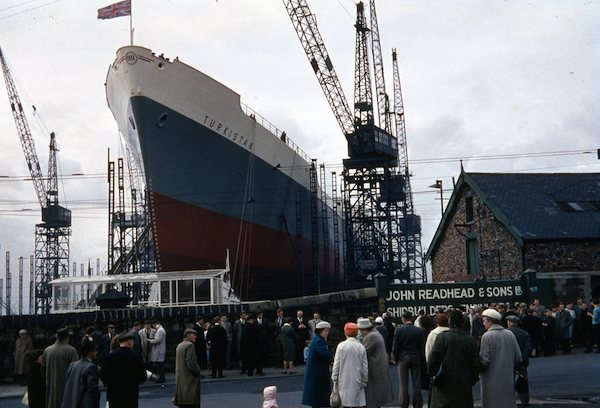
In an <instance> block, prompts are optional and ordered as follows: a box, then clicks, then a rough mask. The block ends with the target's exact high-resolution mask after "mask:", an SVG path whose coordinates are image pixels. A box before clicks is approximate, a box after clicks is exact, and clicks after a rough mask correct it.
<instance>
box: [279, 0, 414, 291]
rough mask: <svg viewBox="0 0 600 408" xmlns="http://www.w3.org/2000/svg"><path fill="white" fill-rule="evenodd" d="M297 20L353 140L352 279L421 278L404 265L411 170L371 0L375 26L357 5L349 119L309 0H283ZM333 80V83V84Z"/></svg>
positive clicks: (347, 165)
mask: <svg viewBox="0 0 600 408" xmlns="http://www.w3.org/2000/svg"><path fill="white" fill-rule="evenodd" d="M283 3H284V5H285V7H286V10H287V12H288V15H289V16H290V19H291V20H292V24H293V26H294V28H295V29H296V33H297V35H298V38H299V39H300V42H301V44H302V46H303V48H304V51H305V53H306V55H307V57H308V59H309V62H310V64H311V66H312V68H313V71H314V72H315V74H316V76H317V80H318V82H319V84H320V85H321V88H322V90H323V92H324V93H325V97H326V99H327V100H328V102H329V104H330V107H331V109H332V111H333V113H334V115H335V116H336V119H337V120H338V124H339V125H340V128H341V129H342V132H343V134H344V136H345V137H346V140H347V142H348V156H349V158H348V159H345V160H344V161H343V165H344V170H343V183H344V184H343V193H344V221H345V227H346V244H347V247H346V256H347V261H346V265H347V268H348V270H347V272H348V275H349V276H348V282H349V285H350V286H354V287H360V286H366V285H370V283H369V282H368V279H369V277H371V278H372V277H373V275H374V274H375V273H377V272H383V273H385V274H386V275H387V276H388V278H389V279H400V280H403V281H407V282H415V281H423V280H425V274H424V273H422V271H417V270H411V269H410V268H407V265H406V263H405V262H404V263H403V262H402V260H403V259H405V258H406V255H405V254H403V253H402V252H403V251H404V250H405V249H404V248H403V246H402V245H401V242H400V241H401V239H400V236H401V235H402V233H403V226H404V223H403V213H404V208H405V207H406V185H407V184H406V183H407V180H406V178H407V177H406V175H405V174H402V173H401V172H400V169H399V167H398V142H397V138H396V136H394V135H393V134H392V131H393V130H394V129H393V128H392V123H391V112H390V109H389V99H388V97H387V94H386V93H385V79H384V76H383V58H382V57H381V45H380V41H379V27H378V25H377V16H376V11H375V5H374V0H371V7H370V11H371V28H369V27H368V26H367V18H366V16H365V8H364V4H363V3H362V2H359V3H357V5H356V23H355V28H356V43H355V45H356V53H355V72H354V117H353V118H352V119H353V123H352V125H353V126H352V127H350V126H349V124H348V122H349V120H348V116H349V108H348V109H346V108H345V106H347V105H348V103H347V102H344V100H342V99H345V98H344V95H343V92H341V86H340V85H339V84H340V81H339V79H338V78H337V74H336V73H335V70H334V69H333V64H332V63H331V59H330V57H329V54H328V52H327V50H326V49H325V44H324V42H323V40H322V38H321V35H320V33H319V29H318V27H317V22H316V19H315V17H314V15H313V14H312V13H311V11H310V9H309V6H308V4H307V3H306V1H305V0H283ZM369 36H370V39H371V43H370V44H371V47H372V51H373V60H374V69H375V93H376V99H377V106H378V112H377V113H378V115H377V119H378V124H376V123H375V117H374V107H373V90H372V79H371V70H370V65H369V53H368V48H369ZM333 84H335V85H333Z"/></svg>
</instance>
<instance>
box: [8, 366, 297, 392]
mask: <svg viewBox="0 0 600 408" xmlns="http://www.w3.org/2000/svg"><path fill="white" fill-rule="evenodd" d="M297 371H298V372H297V373H295V374H282V373H281V368H273V367H267V368H265V369H264V370H263V372H264V374H265V375H262V376H260V375H257V374H256V373H254V376H252V377H249V376H248V375H246V374H240V370H239V369H236V370H224V371H223V375H224V376H225V378H211V377H210V375H208V374H207V372H206V370H203V375H204V377H203V378H202V383H219V382H228V381H235V380H237V381H242V380H243V381H251V380H252V379H267V378H280V377H292V376H301V377H302V376H304V367H297ZM165 380H166V381H165V382H164V383H163V384H160V383H157V382H155V381H151V380H148V381H146V382H145V383H143V384H141V385H140V389H143V388H149V387H163V388H164V387H165V386H169V385H171V386H174V385H175V373H166V374H165ZM26 389H27V387H26V386H22V385H19V384H13V383H2V384H0V399H2V398H14V397H22V396H23V394H25V390H26ZM100 390H101V391H102V390H105V388H104V386H103V385H102V382H100Z"/></svg>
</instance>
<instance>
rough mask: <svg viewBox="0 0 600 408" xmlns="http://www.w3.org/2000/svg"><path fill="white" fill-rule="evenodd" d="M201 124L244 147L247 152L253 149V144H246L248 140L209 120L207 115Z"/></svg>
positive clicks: (211, 119)
mask: <svg viewBox="0 0 600 408" xmlns="http://www.w3.org/2000/svg"><path fill="white" fill-rule="evenodd" d="M202 124H203V125H204V126H206V127H208V128H210V129H212V130H214V131H215V132H217V133H219V134H221V135H223V136H225V137H226V138H228V139H230V140H232V141H234V142H236V143H237V144H239V145H240V146H243V147H245V148H246V149H248V150H252V148H253V147H254V143H252V142H248V138H246V137H244V136H242V135H240V134H239V133H237V132H234V131H233V129H230V128H229V126H226V125H225V124H223V123H220V122H217V121H216V120H215V119H213V118H211V117H210V116H208V115H204V120H203V121H202Z"/></svg>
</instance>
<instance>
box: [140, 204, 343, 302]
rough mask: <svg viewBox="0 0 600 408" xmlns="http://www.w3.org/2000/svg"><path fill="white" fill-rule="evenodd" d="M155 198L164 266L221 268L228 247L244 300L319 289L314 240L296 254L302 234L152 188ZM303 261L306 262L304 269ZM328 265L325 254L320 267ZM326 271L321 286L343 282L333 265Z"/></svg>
mask: <svg viewBox="0 0 600 408" xmlns="http://www.w3.org/2000/svg"><path fill="white" fill-rule="evenodd" d="M151 198H152V201H151V209H152V210H151V211H152V213H151V214H152V224H153V229H154V246H155V253H156V258H157V263H158V268H159V271H177V270H192V269H212V268H222V267H224V266H225V256H226V251H227V249H229V251H230V268H231V281H232V284H233V286H234V288H235V290H236V292H237V293H238V295H239V296H240V297H241V298H242V299H243V300H258V299H277V298H285V297H294V296H301V295H306V294H312V293H315V292H316V285H315V282H316V276H315V274H314V273H313V272H312V246H311V243H310V242H309V241H307V240H302V241H303V242H302V253H303V257H302V260H301V259H299V257H298V256H297V252H298V244H297V238H296V237H295V236H293V235H291V234H288V233H286V232H282V231H277V230H274V229H271V228H267V227H264V226H261V225H258V224H252V223H249V222H246V221H241V220H240V219H239V218H234V217H229V216H226V215H223V214H220V213H217V212H214V211H210V210H207V209H203V208H200V207H197V206H194V205H190V204H186V203H182V202H180V201H177V200H173V199H172V198H170V197H166V196H163V195H161V194H158V193H152V197H151ZM331 257H333V255H331ZM300 265H303V268H302V269H303V270H302V271H300V268H301V266H300ZM324 266H325V265H324V262H323V261H322V260H321V266H320V269H321V271H323V270H324V269H323V267H324ZM330 266H331V265H330ZM327 271H328V272H325V273H321V274H320V286H321V290H322V291H326V290H336V289H337V288H336V286H339V283H337V282H336V279H335V277H334V276H333V275H334V274H333V268H331V267H330V268H327Z"/></svg>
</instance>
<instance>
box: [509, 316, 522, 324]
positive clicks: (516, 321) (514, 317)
mask: <svg viewBox="0 0 600 408" xmlns="http://www.w3.org/2000/svg"><path fill="white" fill-rule="evenodd" d="M506 320H508V321H509V322H513V323H519V322H520V321H521V319H519V316H515V315H508V316H506Z"/></svg>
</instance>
